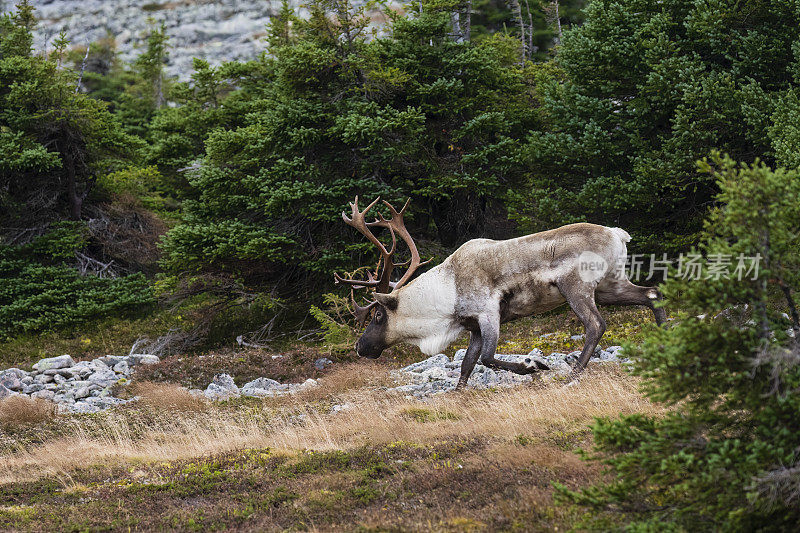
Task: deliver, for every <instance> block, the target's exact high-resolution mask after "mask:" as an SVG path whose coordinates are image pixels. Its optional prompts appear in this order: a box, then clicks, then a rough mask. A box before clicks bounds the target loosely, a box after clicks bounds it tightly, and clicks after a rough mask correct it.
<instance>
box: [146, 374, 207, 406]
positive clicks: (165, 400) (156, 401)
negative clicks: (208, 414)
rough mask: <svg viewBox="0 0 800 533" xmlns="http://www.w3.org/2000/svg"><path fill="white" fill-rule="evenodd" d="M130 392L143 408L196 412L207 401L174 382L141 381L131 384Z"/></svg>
mask: <svg viewBox="0 0 800 533" xmlns="http://www.w3.org/2000/svg"><path fill="white" fill-rule="evenodd" d="M131 393H132V394H134V395H135V396H138V397H139V402H140V403H141V405H142V406H143V407H145V408H150V409H154V410H161V409H164V410H168V411H183V412H189V413H192V412H197V411H203V410H204V409H206V408H207V407H208V401H207V400H205V399H204V398H198V397H197V396H194V395H193V394H191V393H190V392H189V390H188V389H186V388H185V387H181V386H180V385H176V384H174V383H153V382H150V381H142V382H137V383H134V384H133V385H132V386H131Z"/></svg>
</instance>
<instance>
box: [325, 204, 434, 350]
mask: <svg viewBox="0 0 800 533" xmlns="http://www.w3.org/2000/svg"><path fill="white" fill-rule="evenodd" d="M378 201H380V198H376V199H375V200H374V201H373V202H372V203H371V204H369V205H368V206H367V207H366V208H365V209H364V210H363V211H359V209H358V196H356V198H355V200H354V201H353V202H350V208H351V214H350V217H348V216H347V213H346V212H342V219H344V221H345V223H346V224H348V225H350V226H352V227H354V228H355V229H357V230H358V231H359V232H360V233H361V234H363V235H364V236H365V237H366V238H367V240H369V241H370V242H371V243H372V244H374V245H375V247H376V248H377V249H378V252H379V253H380V260H379V262H378V265H377V269H376V272H375V273H374V274H373V273H372V272H371V271H367V279H365V280H361V279H353V278H343V277H342V276H339V275H338V274H335V275H334V277H335V279H336V283H344V284H346V285H350V286H351V291H350V299H351V302H352V305H353V314H354V315H355V317H356V320H357V322H358V324H359V325H363V324H365V323H366V322H367V321H368V320H369V325H368V326H367V328H366V329H365V330H364V333H363V334H362V335H361V337H360V338H359V339H358V342H356V352H357V353H358V355H360V356H362V357H369V358H370V359H376V358H378V357H379V356H380V355H381V353H382V352H383V350H385V349H386V348H388V347H389V346H392V345H393V344H396V343H397V342H401V341H402V340H405V338H404V336H403V335H402V334H401V332H400V331H398V330H397V328H395V327H393V325H394V324H393V322H394V320H393V317H394V315H395V314H396V313H397V308H398V298H397V296H396V294H393V293H396V291H399V290H400V289H401V288H402V287H403V286H404V285H405V284H406V283H407V282H408V281H409V280H410V279H411V277H412V276H413V275H414V272H416V270H417V269H418V268H419V267H421V266H423V265H425V264H427V263H428V262H429V261H430V260H428V261H420V256H419V252H418V251H417V246H416V245H415V244H414V239H412V238H411V235H410V234H409V233H408V230H407V229H406V226H405V221H404V220H403V215H404V214H405V212H406V209H408V204H409V202H410V199H409V200H407V201H406V203H405V205H404V206H403V208H402V209H401V210H400V211H397V210H396V209H395V208H394V207H393V206H392V205H391V204H390V203H389V202H386V201H384V202H383V204H384V205H385V206H386V207H387V208H388V209H389V212H390V213H391V218H389V219H388V220H387V219H386V218H384V217H383V215H381V214H378V216H377V218H376V219H375V220H373V221H372V222H367V220H366V215H367V213H368V212H369V210H370V209H372V208H373V207H375V204H377V203H378ZM373 227H379V228H385V229H388V230H389V233H390V235H391V240H392V244H391V246H390V247H389V248H388V249H387V247H386V245H385V244H384V243H383V242H381V241H380V239H378V238H377V237H376V236H375V234H374V233H372V230H371V229H370V228H373ZM398 237H399V238H400V239H401V240H402V241H403V242H404V243H405V244H406V246H408V249H409V251H410V253H411V258H410V259H409V260H408V261H407V262H406V263H395V262H394V257H395V253H396V252H397V244H398ZM402 266H407V267H408V269H407V270H406V271H405V273H403V275H402V276H401V277H400V279H399V280H397V281H391V276H392V272H393V271H394V269H395V267H402ZM354 289H373V290H374V293H373V297H374V300H372V301H371V302H369V303H368V304H367V305H364V306H362V305H359V304H358V303H357V302H356V298H355V294H354ZM370 315H372V319H371V320H370Z"/></svg>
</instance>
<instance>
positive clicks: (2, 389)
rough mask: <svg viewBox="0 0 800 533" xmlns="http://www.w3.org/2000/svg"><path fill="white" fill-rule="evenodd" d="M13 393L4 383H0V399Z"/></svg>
mask: <svg viewBox="0 0 800 533" xmlns="http://www.w3.org/2000/svg"><path fill="white" fill-rule="evenodd" d="M14 394H15V393H14V391H12V390H11V389H9V388H8V387H6V386H5V385H0V400H2V399H4V398H8V397H9V396H13V395H14Z"/></svg>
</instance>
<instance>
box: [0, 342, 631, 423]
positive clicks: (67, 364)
mask: <svg viewBox="0 0 800 533" xmlns="http://www.w3.org/2000/svg"><path fill="white" fill-rule="evenodd" d="M465 352H466V350H464V349H461V350H458V351H457V352H456V353H455V355H454V357H453V360H452V361H451V360H450V359H449V358H448V357H447V356H446V355H445V354H438V355H434V356H433V357H429V358H428V359H425V360H424V361H420V362H418V363H414V364H412V365H409V366H407V367H405V368H401V369H399V370H397V371H394V372H393V377H394V378H395V381H396V382H398V384H399V386H396V387H392V388H390V389H388V390H390V391H393V392H396V393H400V394H403V395H406V396H407V397H409V398H410V397H416V398H426V397H430V396H433V395H436V394H440V393H442V392H446V391H451V390H453V389H454V388H455V385H456V383H457V381H458V377H459V375H460V368H461V360H462V359H463V358H464V353H465ZM620 354H621V347H619V346H610V347H609V348H607V349H605V350H600V349H598V350H597V351H596V352H595V354H594V357H593V358H592V361H593V362H596V363H598V362H612V363H626V362H627V359H625V358H624V357H621V356H620ZM579 355H580V352H577V351H576V352H572V353H569V354H564V353H552V354H550V355H548V356H545V355H544V354H542V352H541V351H540V350H538V349H537V350H533V351H532V352H530V353H529V354H528V355H502V354H498V355H497V357H498V358H499V359H504V360H507V361H516V362H521V363H524V364H526V365H529V364H531V363H532V361H533V360H536V361H538V362H539V363H542V364H543V365H544V366H546V367H547V368H549V370H547V371H542V372H539V373H537V374H536V378H537V379H538V378H544V379H550V380H553V379H560V378H563V377H564V376H566V375H568V374H569V372H570V369H571V366H572V364H574V362H575V361H576V360H577V358H578V356H579ZM277 357H281V356H277ZM158 362H159V358H158V357H157V356H155V355H149V354H131V355H127V356H120V355H106V356H104V357H99V358H97V359H94V360H92V361H80V362H78V363H76V362H75V361H74V360H73V359H72V357H71V356H69V355H61V356H59V357H50V358H46V359H42V360H40V361H39V362H38V363H36V364H35V365H33V368H32V369H31V370H30V371H25V370H21V369H19V368H10V369H7V370H3V371H0V400H2V399H4V398H7V397H9V396H14V395H24V396H27V397H29V398H34V399H36V398H40V399H43V400H49V401H52V402H54V403H55V404H57V405H58V407H59V409H60V410H61V411H64V412H74V413H94V412H97V411H101V410H104V409H108V408H110V407H114V406H116V405H120V404H122V403H126V402H127V401H131V400H123V399H121V398H116V397H115V396H114V392H115V386H116V387H120V386H126V385H128V384H129V383H130V379H131V377H132V374H133V372H134V370H135V369H136V367H137V366H139V365H151V364H156V363H158ZM331 364H333V361H331V360H330V359H326V358H320V359H318V360H317V361H316V363H315V366H316V367H317V368H320V369H321V368H325V367H326V366H328V365H331ZM540 368H542V367H541V366H540ZM532 379H534V377H533V376H531V375H525V376H519V375H516V374H513V373H511V372H505V371H495V370H492V369H490V368H487V367H485V366H483V365H482V364H480V363H478V364H477V365H476V366H475V370H474V371H473V373H472V375H471V376H470V380H469V386H470V387H473V388H481V389H486V388H503V387H514V386H517V385H520V384H523V383H528V382H530V381H531V380H532ZM317 385H318V382H317V381H316V380H314V379H307V380H306V381H304V382H303V383H279V382H278V381H275V380H274V379H270V378H267V377H261V378H258V379H255V380H253V381H251V382H249V383H246V384H244V385H243V386H242V387H241V388H239V387H238V386H237V385H236V383H235V381H234V379H233V378H232V377H231V376H230V375H228V374H218V375H217V376H215V377H214V380H213V381H212V382H211V383H210V384H209V385H208V387H207V388H206V389H205V390H200V389H192V390H191V391H190V392H191V393H192V394H195V395H197V396H200V397H205V398H207V399H209V400H229V399H231V398H238V397H240V396H250V397H261V398H263V397H274V396H284V395H286V394H294V393H297V392H300V391H302V390H304V389H307V388H309V387H316V386H317ZM135 399H136V398H133V400H135Z"/></svg>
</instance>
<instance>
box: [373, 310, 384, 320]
mask: <svg viewBox="0 0 800 533" xmlns="http://www.w3.org/2000/svg"><path fill="white" fill-rule="evenodd" d="M375 320H377V321H378V322H380V321H381V320H383V311H375Z"/></svg>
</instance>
